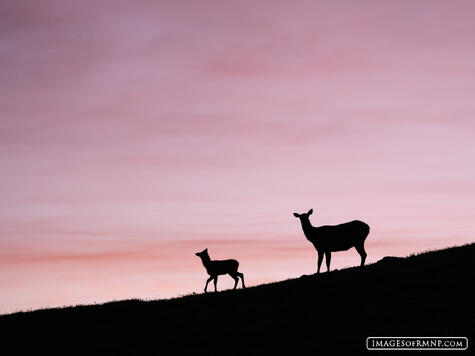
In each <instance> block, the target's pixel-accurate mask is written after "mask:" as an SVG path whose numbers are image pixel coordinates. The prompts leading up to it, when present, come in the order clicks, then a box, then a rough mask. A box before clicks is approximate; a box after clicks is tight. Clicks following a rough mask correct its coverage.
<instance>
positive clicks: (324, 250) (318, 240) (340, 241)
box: [294, 209, 369, 273]
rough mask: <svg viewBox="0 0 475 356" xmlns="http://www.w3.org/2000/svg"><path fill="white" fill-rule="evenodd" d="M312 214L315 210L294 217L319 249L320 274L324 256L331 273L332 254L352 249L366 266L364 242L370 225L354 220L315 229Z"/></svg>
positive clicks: (362, 264) (318, 271)
mask: <svg viewBox="0 0 475 356" xmlns="http://www.w3.org/2000/svg"><path fill="white" fill-rule="evenodd" d="M312 213H313V209H310V210H309V211H308V213H303V214H297V213H294V216H295V217H296V218H299V219H300V222H301V223H302V230H303V233H304V234H305V237H306V238H307V240H308V241H310V242H311V243H312V244H313V246H315V248H316V249H317V252H318V269H317V273H320V266H321V265H322V261H323V255H324V254H325V259H326V263H327V271H328V272H330V261H331V256H332V252H335V251H345V250H348V249H350V248H352V247H354V248H355V249H356V251H358V253H359V254H360V256H361V266H364V262H365V260H366V251H365V250H364V242H365V239H366V237H367V236H368V234H369V225H368V224H365V223H364V222H362V221H359V220H353V221H350V222H347V223H344V224H340V225H324V226H318V227H315V226H312V224H311V223H310V220H309V216H310V215H311V214H312Z"/></svg>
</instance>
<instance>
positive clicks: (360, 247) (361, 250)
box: [355, 244, 367, 267]
mask: <svg viewBox="0 0 475 356" xmlns="http://www.w3.org/2000/svg"><path fill="white" fill-rule="evenodd" d="M355 248H356V251H358V253H359V254H360V256H361V267H363V266H364V262H365V261H366V256H367V254H366V251H365V250H364V246H363V244H361V245H357V246H355Z"/></svg>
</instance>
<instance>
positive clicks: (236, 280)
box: [229, 273, 239, 289]
mask: <svg viewBox="0 0 475 356" xmlns="http://www.w3.org/2000/svg"><path fill="white" fill-rule="evenodd" d="M229 275H230V276H231V277H232V278H233V279H234V288H233V289H236V286H237V284H238V282H239V278H238V277H237V276H236V273H229Z"/></svg>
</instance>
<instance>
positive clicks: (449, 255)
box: [0, 244, 475, 355]
mask: <svg viewBox="0 0 475 356" xmlns="http://www.w3.org/2000/svg"><path fill="white" fill-rule="evenodd" d="M474 282H475V244H471V245H466V246H462V247H455V248H450V249H446V250H440V251H433V252H428V253H424V254H421V255H417V256H411V257H407V258H403V259H396V258H386V259H384V260H383V261H380V262H378V263H375V264H372V265H368V266H366V267H364V268H363V269H360V268H350V269H345V270H340V271H334V272H331V273H330V274H326V273H323V274H321V275H319V276H313V275H312V276H303V277H301V278H298V279H292V280H287V281H283V282H279V283H273V284H267V285H261V286H257V287H253V288H248V289H246V290H241V289H240V290H236V291H224V292H220V293H216V294H214V293H209V294H207V295H203V294H200V295H192V296H186V297H183V298H177V299H171V300H161V301H152V302H142V301H136V300H131V301H122V302H114V303H108V304H104V305H91V306H78V307H71V308H64V309H49V310H39V311H34V312H27V313H16V314H11V315H6V316H2V317H0V332H1V334H0V335H1V338H2V340H3V347H2V350H3V351H2V352H1V354H3V355H7V354H25V355H170V354H177V355H188V354H205V353H206V354H222V355H250V354H251V355H252V354H266V355H276V354H282V355H299V354H308V355H326V354H339V355H346V354H365V353H366V354H372V355H374V354H377V353H376V352H374V351H373V352H369V351H366V348H365V340H366V337H368V336H466V337H468V338H469V350H468V351H466V352H458V353H457V354H466V353H473V345H472V343H473V341H474V340H475V339H474V338H473V336H474V334H475V307H474V305H475V303H474V301H475V288H474V287H473V284H474ZM390 353H391V352H390ZM435 353H436V354H440V353H438V352H435ZM385 354H387V353H385ZM417 354H418V355H419V354H421V353H420V352H417ZM431 354H434V352H431Z"/></svg>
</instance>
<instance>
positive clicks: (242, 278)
mask: <svg viewBox="0 0 475 356" xmlns="http://www.w3.org/2000/svg"><path fill="white" fill-rule="evenodd" d="M236 274H237V275H238V276H239V277H241V282H242V287H243V288H246V286H245V285H244V275H243V274H242V273H241V272H236Z"/></svg>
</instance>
